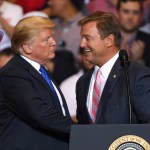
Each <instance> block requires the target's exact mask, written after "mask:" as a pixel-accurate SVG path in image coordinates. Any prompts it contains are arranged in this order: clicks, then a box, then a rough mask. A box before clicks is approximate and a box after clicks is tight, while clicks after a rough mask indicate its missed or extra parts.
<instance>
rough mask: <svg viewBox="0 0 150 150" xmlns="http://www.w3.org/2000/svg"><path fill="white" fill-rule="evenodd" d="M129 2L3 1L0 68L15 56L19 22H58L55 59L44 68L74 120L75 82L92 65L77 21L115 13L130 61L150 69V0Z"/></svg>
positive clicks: (77, 0)
mask: <svg viewBox="0 0 150 150" xmlns="http://www.w3.org/2000/svg"><path fill="white" fill-rule="evenodd" d="M126 1H127V0H124V3H123V4H120V2H119V0H26V1H24V0H0V30H2V31H3V33H4V38H3V39H2V42H1V44H0V68H2V67H3V66H4V65H5V64H6V63H7V62H8V61H9V60H10V59H11V58H12V57H13V54H12V53H11V42H10V39H11V36H12V33H13V28H14V26H15V25H16V24H17V22H18V21H19V20H20V19H22V18H24V17H28V16H43V17H49V18H51V19H52V20H54V22H55V23H56V27H55V29H54V37H55V39H56V42H57V46H56V57H55V58H54V60H53V61H52V60H50V61H49V62H48V63H47V64H45V66H46V68H47V70H48V71H50V72H51V73H52V74H53V76H54V78H55V80H56V82H57V84H58V85H60V87H61V89H62V91H63V93H64V96H65V98H66V101H68V102H67V103H68V107H69V111H70V113H71V115H72V116H73V117H74V116H75V113H76V112H75V111H76V104H75V84H76V81H77V80H78V78H79V77H80V76H81V75H82V74H83V73H84V72H86V71H87V70H88V69H90V68H91V67H92V66H93V65H92V64H90V63H89V62H86V60H85V59H84V53H83V51H82V49H81V48H80V47H79V45H80V40H81V36H80V28H79V26H78V25H77V22H78V21H79V20H80V19H81V18H83V17H84V16H86V15H88V14H90V13H92V12H94V11H97V10H101V11H108V12H112V13H114V14H115V15H116V17H117V18H118V21H119V24H120V30H121V36H122V39H121V49H126V50H127V52H128V55H129V58H130V59H132V60H134V61H137V62H138V63H142V64H143V65H146V66H148V67H150V44H149V40H150V0H139V2H137V0H130V1H131V2H130V3H126ZM70 85H71V88H70ZM70 91H71V92H70Z"/></svg>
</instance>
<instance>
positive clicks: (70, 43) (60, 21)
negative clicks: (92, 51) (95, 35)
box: [49, 0, 84, 57]
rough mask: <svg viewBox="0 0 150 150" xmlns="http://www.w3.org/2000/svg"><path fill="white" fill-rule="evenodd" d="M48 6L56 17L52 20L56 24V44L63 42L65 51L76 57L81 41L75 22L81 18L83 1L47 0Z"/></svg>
mask: <svg viewBox="0 0 150 150" xmlns="http://www.w3.org/2000/svg"><path fill="white" fill-rule="evenodd" d="M49 5H50V8H51V11H52V12H51V13H52V15H53V16H56V18H55V19H54V21H55V22H56V29H55V39H56V42H57V43H59V41H63V42H65V43H66V49H67V50H70V51H71V52H72V53H73V54H74V56H75V57H77V55H78V49H79V45H80V39H81V38H80V32H79V27H78V26H77V22H78V20H79V19H81V18H83V14H82V12H81V10H82V8H83V6H84V1H83V0H80V1H77V0H63V1H60V0H49ZM57 48H59V47H57Z"/></svg>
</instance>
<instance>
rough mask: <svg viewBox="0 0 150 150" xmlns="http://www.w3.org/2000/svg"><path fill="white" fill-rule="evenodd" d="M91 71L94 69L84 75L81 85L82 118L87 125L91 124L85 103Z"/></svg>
mask: <svg viewBox="0 0 150 150" xmlns="http://www.w3.org/2000/svg"><path fill="white" fill-rule="evenodd" d="M93 71H94V67H93V68H92V69H91V70H90V71H89V72H88V73H87V74H85V83H84V84H83V85H84V88H83V90H84V92H83V101H82V102H83V104H82V106H83V114H84V115H83V116H84V117H85V120H86V122H87V123H90V122H91V118H90V115H89V112H88V109H87V105H86V103H87V98H88V92H89V86H90V81H91V77H92V74H93Z"/></svg>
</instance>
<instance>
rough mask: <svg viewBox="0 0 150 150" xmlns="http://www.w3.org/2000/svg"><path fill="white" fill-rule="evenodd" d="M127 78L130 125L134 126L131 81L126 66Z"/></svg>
mask: <svg viewBox="0 0 150 150" xmlns="http://www.w3.org/2000/svg"><path fill="white" fill-rule="evenodd" d="M125 77H126V86H127V97H128V106H129V124H132V105H131V96H130V81H129V75H128V66H127V65H126V66H125Z"/></svg>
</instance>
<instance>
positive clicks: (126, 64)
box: [120, 50, 132, 124]
mask: <svg viewBox="0 0 150 150" xmlns="http://www.w3.org/2000/svg"><path fill="white" fill-rule="evenodd" d="M120 51H123V52H124V51H125V50H120ZM124 53H125V54H124V55H122V56H120V60H121V66H122V67H123V68H124V71H125V78H126V87H127V97H128V106H129V124H132V104H131V95H130V81H129V75H128V67H129V65H130V62H129V61H128V55H127V53H126V51H125V52H124ZM120 55H121V53H120Z"/></svg>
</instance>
